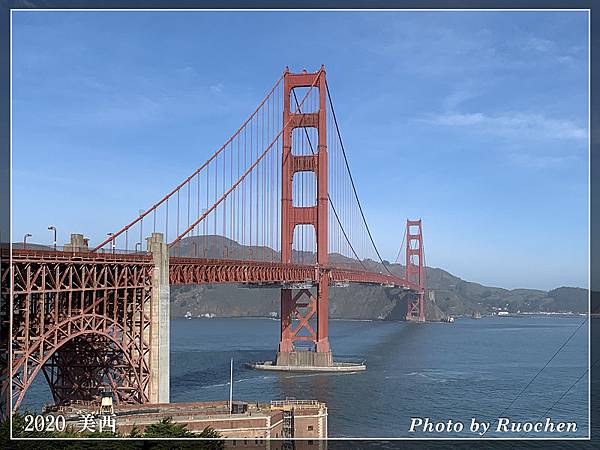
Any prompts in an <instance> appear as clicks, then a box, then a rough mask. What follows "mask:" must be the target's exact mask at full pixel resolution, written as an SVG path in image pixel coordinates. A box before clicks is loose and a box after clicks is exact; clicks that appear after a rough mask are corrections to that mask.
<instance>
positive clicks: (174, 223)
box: [2, 67, 425, 408]
mask: <svg viewBox="0 0 600 450" xmlns="http://www.w3.org/2000/svg"><path fill="white" fill-rule="evenodd" d="M148 235H150V237H147V236H148ZM144 241H146V242H144ZM144 244H146V248H145V249H144ZM403 249H404V250H403ZM401 252H404V254H405V259H404V261H403V263H404V264H405V267H404V273H403V275H402V276H400V275H398V274H394V273H392V272H391V271H390V270H389V268H388V265H387V264H385V263H384V261H383V259H382V257H381V255H380V252H379V250H378V248H377V246H376V245H375V241H374V239H373V236H372V234H371V230H370V229H369V226H368V223H367V221H366V218H365V215H364V212H363V209H362V206H361V203H360V201H359V197H358V194H357V191H356V187H355V184H354V180H353V178H352V174H351V171H350V166H349V163H348V159H347V156H346V150H345V147H344V143H343V141H342V136H341V132H340V128H339V124H338V121H337V117H336V115H335V110H334V105H333V102H332V98H331V93H330V90H329V86H328V84H327V80H326V73H325V69H324V67H321V69H320V70H318V71H317V72H314V73H308V72H306V71H304V72H301V73H290V72H289V71H288V70H287V69H286V70H285V72H284V73H283V75H282V76H281V77H280V78H279V79H278V80H277V82H276V83H275V85H274V86H273V87H272V88H271V89H270V91H269V92H268V94H267V95H266V96H265V98H264V99H263V100H262V102H261V103H260V104H259V105H258V107H257V108H256V110H255V111H254V112H253V113H252V114H251V115H250V117H248V119H247V120H246V121H245V122H244V123H243V124H242V125H241V126H240V127H239V128H238V129H237V131H236V132H235V133H234V134H233V135H232V136H231V137H230V138H229V139H228V140H227V141H226V142H225V144H223V146H222V147H220V148H219V149H218V150H217V151H216V152H215V153H214V154H213V155H212V156H211V157H210V158H209V159H208V160H207V161H206V162H205V163H204V164H202V165H201V166H200V167H199V168H198V169H197V170H195V171H194V172H193V173H192V174H191V175H190V176H189V177H188V178H186V179H185V180H184V181H183V182H181V183H180V184H178V185H177V186H176V187H175V188H174V189H173V190H172V191H170V192H169V193H168V194H167V195H165V196H164V197H163V198H162V199H161V200H160V201H158V202H157V203H155V204H154V205H152V206H151V207H150V208H148V209H147V210H146V211H144V212H143V213H141V214H140V215H139V216H137V217H135V218H134V219H133V220H131V221H130V222H129V223H128V224H127V225H125V226H123V227H122V228H120V229H119V230H117V231H114V232H112V233H108V234H107V238H106V239H105V240H104V241H102V242H100V243H99V244H98V245H96V246H95V247H94V248H89V247H88V244H87V240H84V239H83V236H82V235H72V238H71V243H69V244H67V245H65V246H64V248H61V249H48V250H38V249H36V250H34V249H30V250H28V249H26V248H23V249H15V248H13V251H12V264H11V265H3V270H2V284H3V286H8V285H12V288H13V289H12V297H10V296H9V294H8V293H7V290H5V289H3V294H2V295H3V296H4V297H5V298H3V301H6V303H5V304H8V302H9V301H11V306H12V308H11V309H12V315H13V322H12V323H13V325H12V330H13V332H12V344H11V345H12V368H11V378H12V394H13V395H12V402H13V405H14V407H15V408H16V407H18V406H19V405H20V404H21V402H22V400H23V398H24V396H25V393H26V392H27V390H28V388H29V387H30V386H31V383H32V381H33V380H34V378H35V377H36V376H37V375H38V374H39V372H42V373H43V375H44V377H45V378H46V380H47V382H48V384H49V386H50V389H51V392H52V395H53V397H54V401H55V402H56V403H57V404H64V403H68V402H72V401H87V400H90V399H91V398H92V397H93V396H94V395H96V394H97V393H98V390H99V389H100V388H101V387H102V386H105V385H109V386H111V387H112V390H113V392H114V393H115V394H116V397H117V398H116V400H117V401H118V402H137V403H143V402H165V401H168V399H169V392H168V389H169V388H168V387H169V380H168V376H169V369H168V365H169V357H168V353H169V340H168V336H169V285H177V284H218V283H233V284H245V285H257V286H271V287H277V288H280V289H281V333H280V342H279V348H278V352H277V360H276V364H277V365H284V366H288V365H292V366H293V365H295V364H298V361H300V360H302V361H303V362H304V363H306V361H309V363H310V364H312V365H315V366H325V367H328V366H332V365H333V359H332V356H331V349H330V343H329V332H328V320H329V318H328V297H329V287H330V286H332V285H333V286H335V285H338V286H345V285H347V284H348V283H367V284H376V285H384V286H394V287H399V288H401V289H403V290H405V291H406V294H407V295H406V296H405V298H406V299H407V308H406V309H407V315H406V318H407V320H413V321H423V320H424V305H423V303H424V290H425V273H424V254H423V235H422V229H421V221H420V220H415V221H410V220H409V221H407V222H406V231H405V235H404V238H403V244H402V245H401ZM399 259H400V253H399V257H398V258H397V262H398V260H399ZM3 320H5V321H6V320H7V317H6V315H5V317H3ZM7 345H8V344H7ZM307 355H308V357H307ZM300 356H301V358H300ZM8 383H9V381H8V380H5V381H4V383H3V386H2V389H3V391H4V393H5V394H6V391H7V389H8Z"/></svg>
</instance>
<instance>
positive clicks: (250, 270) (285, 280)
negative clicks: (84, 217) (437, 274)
mask: <svg viewBox="0 0 600 450" xmlns="http://www.w3.org/2000/svg"><path fill="white" fill-rule="evenodd" d="M12 260H13V264H19V263H27V262H37V263H44V262H45V263H49V264H50V263H54V264H56V263H68V264H91V263H94V262H96V263H102V264H107V263H109V264H110V263H114V264H119V265H121V264H122V265H127V264H140V263H142V264H143V263H147V264H152V263H153V261H152V256H151V255H150V254H147V253H133V252H132V253H107V252H105V253H96V252H65V251H53V250H38V249H31V250H23V249H13V251H12ZM319 270H322V271H327V272H328V273H329V274H330V280H331V282H332V283H337V284H344V283H363V284H377V285H386V286H394V287H400V288H403V289H409V290H414V291H419V287H418V286H416V285H415V284H414V283H412V282H408V281H407V280H405V279H404V278H401V277H396V276H392V275H389V274H383V273H375V272H368V271H363V270H355V269H350V268H343V267H335V266H326V267H318V266H316V265H301V264H283V263H276V262H262V261H243V260H234V259H207V258H187V257H173V256H172V257H170V258H169V272H170V273H169V280H170V284H173V285H181V284H250V285H272V286H275V287H276V286H278V285H281V286H289V285H293V284H303V283H304V284H306V283H311V284H312V283H316V282H317V280H318V273H319ZM4 272H5V271H4ZM6 275H7V273H6V272H5V273H3V277H4V276H6Z"/></svg>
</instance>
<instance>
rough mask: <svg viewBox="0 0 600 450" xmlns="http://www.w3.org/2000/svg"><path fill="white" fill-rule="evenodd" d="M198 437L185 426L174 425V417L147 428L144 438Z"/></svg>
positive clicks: (166, 418)
mask: <svg viewBox="0 0 600 450" xmlns="http://www.w3.org/2000/svg"><path fill="white" fill-rule="evenodd" d="M195 436H196V435H195V434H194V433H192V432H191V431H189V430H188V429H187V428H186V426H185V425H183V424H179V423H174V422H173V418H172V417H165V418H164V419H161V420H160V422H158V423H153V424H152V425H148V426H147V427H146V432H145V433H144V437H146V438H159V437H161V438H162V437H195Z"/></svg>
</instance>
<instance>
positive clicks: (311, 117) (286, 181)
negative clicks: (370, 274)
mask: <svg viewBox="0 0 600 450" xmlns="http://www.w3.org/2000/svg"><path fill="white" fill-rule="evenodd" d="M315 80H316V81H315ZM311 87H312V89H317V90H318V94H319V109H318V111H317V112H306V113H301V112H295V111H296V108H290V106H291V95H292V94H293V92H292V91H293V89H295V88H311ZM326 93H327V90H326V85H325V68H324V67H323V66H321V69H320V70H319V71H318V72H314V73H308V72H306V71H303V72H302V73H290V72H289V71H288V70H287V69H286V72H285V75H284V87H283V126H284V130H283V154H282V180H281V181H282V188H281V211H282V213H281V214H282V215H281V262H282V263H286V264H290V263H292V244H293V238H294V229H295V227H296V226H297V225H312V226H313V228H314V231H315V235H316V243H317V264H316V267H315V270H316V271H317V280H318V282H317V289H316V294H313V293H312V292H311V290H310V289H308V288H302V289H299V290H298V291H297V292H295V293H294V291H293V289H291V288H284V289H282V290H281V335H280V342H279V351H278V352H277V365H282V366H332V365H333V360H332V356H331V350H330V348H329V330H328V320H329V315H328V308H329V276H330V274H329V271H328V269H327V265H328V242H327V236H328V235H327V223H328V222H327V212H328V184H327V183H328V182H327V136H326V128H327V122H326V117H327V115H326V100H327V97H326V95H327V94H326ZM308 127H312V128H316V130H317V134H318V143H317V151H316V153H314V154H312V155H295V154H294V151H293V148H292V132H293V130H294V129H295V128H308ZM297 172H313V173H314V174H315V178H316V183H317V189H316V192H317V199H316V204H315V205H313V206H303V207H300V206H294V205H293V201H292V200H293V199H292V192H293V190H292V186H293V179H294V174H295V173H297ZM315 295H316V296H315ZM314 316H316V323H317V325H316V329H315V327H313V326H311V324H310V323H309V321H310V320H311V319H312V318H313V317H314ZM294 321H295V322H296V324H294ZM300 341H302V342H309V343H310V344H311V346H312V348H311V349H310V350H311V351H299V349H298V348H296V347H295V346H294V344H295V343H297V342H300Z"/></svg>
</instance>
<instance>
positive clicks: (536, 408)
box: [23, 317, 588, 437]
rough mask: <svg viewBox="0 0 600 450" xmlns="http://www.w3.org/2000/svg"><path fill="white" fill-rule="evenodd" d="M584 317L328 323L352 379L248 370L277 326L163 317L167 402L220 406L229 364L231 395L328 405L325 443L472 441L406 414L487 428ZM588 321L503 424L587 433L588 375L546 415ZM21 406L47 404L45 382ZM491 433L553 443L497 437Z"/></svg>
mask: <svg viewBox="0 0 600 450" xmlns="http://www.w3.org/2000/svg"><path fill="white" fill-rule="evenodd" d="M583 320H584V318H582V317H523V318H521V317H506V318H483V319H481V320H471V319H462V320H457V321H456V322H455V323H453V324H444V323H427V324H410V323H404V322H363V321H332V322H331V324H330V341H331V345H332V348H333V352H334V355H335V357H336V359H350V360H357V361H361V360H366V363H367V371H366V372H361V373H354V374H290V373H271V372H260V371H254V370H251V369H247V368H245V367H244V363H247V362H255V361H263V360H268V359H273V357H274V353H275V350H274V349H275V348H276V346H277V342H278V329H279V328H278V327H279V322H278V321H275V320H269V319H192V320H186V319H175V320H173V321H172V322H171V400H172V401H173V402H184V401H185V402H187V401H203V400H224V399H226V398H227V397H228V395H229V385H228V382H229V361H230V358H231V357H233V358H234V361H235V374H234V397H235V398H236V399H239V400H248V401H265V402H266V401H270V400H273V399H283V398H286V397H296V398H297V399H318V400H321V401H324V402H326V403H327V406H328V410H329V435H330V436H331V437H408V436H418V437H476V435H474V434H472V433H470V432H469V431H468V430H467V429H465V430H464V431H463V432H462V433H458V434H456V433H444V432H442V433H431V434H422V433H409V431H408V430H409V426H410V420H411V417H423V418H424V417H429V418H430V419H431V420H433V421H445V422H447V421H448V419H452V420H454V421H463V422H464V423H465V428H468V425H469V424H470V421H471V418H473V417H474V418H476V419H477V420H479V421H484V420H487V421H492V424H493V425H492V426H495V423H496V420H497V418H498V416H499V415H500V414H501V413H502V412H503V411H504V409H505V408H506V407H507V406H508V405H509V403H510V402H511V401H512V400H513V399H514V398H515V397H516V396H517V394H518V393H519V392H520V391H521V390H522V389H523V388H524V387H525V385H526V384H527V383H528V382H529V381H530V380H531V378H532V377H533V376H534V375H535V374H536V373H537V372H538V371H539V370H540V369H541V368H542V367H543V366H544V364H546V362H547V361H548V360H549V359H550V358H551V356H552V355H553V354H554V352H555V351H556V350H557V349H558V348H559V347H560V346H561V345H562V344H563V343H564V342H565V340H566V339H567V338H568V337H569V335H570V334H571V333H572V332H573V331H574V330H575V328H576V327H577V326H578V325H579V324H580V323H581V322H582V321H583ZM587 345H588V324H587V323H586V324H585V325H584V326H583V327H582V328H581V329H580V330H579V331H578V332H577V334H576V335H575V336H574V337H573V339H572V340H571V341H570V343H569V344H568V345H567V346H565V347H564V349H563V350H562V351H561V352H560V353H559V354H558V356H556V358H555V359H554V360H553V361H552V363H551V364H550V365H549V366H548V367H547V368H546V369H545V370H544V371H543V372H542V373H541V374H540V375H539V376H538V378H537V379H536V380H535V381H534V382H533V383H532V384H531V386H529V387H528V388H527V390H526V391H525V392H524V393H523V395H522V396H521V397H520V398H519V399H518V401H516V402H515V404H514V405H512V406H511V407H510V409H509V410H508V411H506V412H505V413H504V416H506V417H509V418H510V419H512V420H515V421H516V420H520V421H533V422H535V421H537V420H538V419H540V418H541V417H542V418H544V419H545V417H547V416H548V417H551V418H552V420H553V421H555V422H557V421H560V420H563V421H569V422H573V421H574V422H576V423H577V427H578V429H577V432H575V433H569V434H564V433H563V434H561V435H560V436H561V437H564V436H578V437H585V436H587V434H588V378H587V374H586V376H584V377H583V379H582V380H581V381H580V382H579V383H577V384H576V385H575V386H574V387H573V388H572V389H571V391H570V392H569V393H568V394H567V395H566V396H565V397H564V398H563V399H562V400H561V401H560V402H559V403H558V404H557V405H556V406H555V407H554V408H553V409H552V410H551V411H550V412H549V413H548V414H545V413H546V410H547V409H548V408H549V407H550V406H551V405H552V404H553V403H554V402H555V401H556V400H557V399H558V398H559V397H560V396H561V394H562V393H563V392H565V391H566V390H567V389H568V388H569V387H570V386H571V385H572V384H573V383H574V382H575V380H576V379H577V378H578V377H579V376H580V375H581V374H583V373H584V372H585V370H586V368H587V365H588V356H587V355H588V347H587ZM37 381H38V383H37V384H36V386H33V387H32V390H31V392H29V393H28V395H27V398H26V402H25V403H24V405H23V406H24V407H25V408H27V407H30V408H37V407H39V405H41V404H43V403H44V402H46V401H48V399H49V394H48V390H47V388H46V387H45V386H44V381H43V377H40V380H37ZM486 436H495V437H517V436H529V437H544V436H545V437H547V436H551V437H558V435H557V434H553V435H549V434H544V433H530V434H527V433H517V434H510V435H506V434H502V435H499V434H495V433H492V432H488V433H487V434H486Z"/></svg>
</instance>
